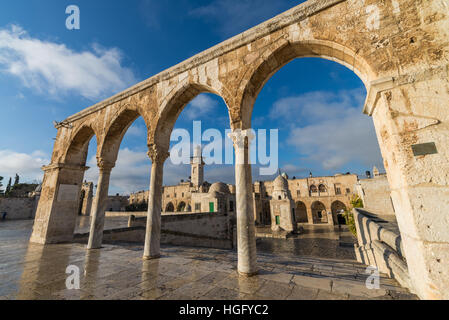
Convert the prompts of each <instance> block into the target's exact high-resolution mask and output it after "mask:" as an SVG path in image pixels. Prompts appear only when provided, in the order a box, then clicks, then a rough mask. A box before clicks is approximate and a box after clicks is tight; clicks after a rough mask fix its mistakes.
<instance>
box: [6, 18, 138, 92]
mask: <svg viewBox="0 0 449 320" xmlns="http://www.w3.org/2000/svg"><path fill="white" fill-rule="evenodd" d="M0 72H1V73H6V74H9V75H12V76H15V77H18V78H19V79H21V81H22V82H23V84H24V85H25V86H26V87H28V88H31V89H34V90H35V91H37V92H40V93H45V94H47V95H51V96H53V97H59V96H60V95H61V94H66V93H69V92H70V93H75V94H79V95H81V96H82V97H84V98H87V99H90V100H95V99H99V98H104V97H106V96H108V95H111V94H112V93H115V92H117V91H120V90H122V89H124V88H126V87H128V86H129V85H131V84H132V83H135V82H136V80H135V77H134V74H133V72H132V71H131V70H130V69H128V68H126V67H123V66H122V54H121V52H120V51H119V50H118V49H117V48H111V49H106V48H102V47H101V46H100V45H98V44H95V45H93V46H92V49H91V50H90V51H80V52H76V51H74V50H72V49H69V48H68V47H67V46H66V45H65V44H60V43H56V42H50V41H43V40H39V39H36V38H33V37H31V36H30V35H29V34H28V33H27V32H26V31H25V30H24V29H22V28H21V27H20V26H17V25H12V26H11V27H10V28H8V29H0Z"/></svg>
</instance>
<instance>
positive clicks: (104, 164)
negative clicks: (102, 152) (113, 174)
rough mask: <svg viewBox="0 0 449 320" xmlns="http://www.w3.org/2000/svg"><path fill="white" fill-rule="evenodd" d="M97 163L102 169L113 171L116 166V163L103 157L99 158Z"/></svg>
mask: <svg viewBox="0 0 449 320" xmlns="http://www.w3.org/2000/svg"><path fill="white" fill-rule="evenodd" d="M97 165H98V168H99V169H100V170H101V171H111V170H112V168H114V167H115V163H112V162H110V161H107V160H105V159H103V158H97Z"/></svg>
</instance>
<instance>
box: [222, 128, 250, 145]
mask: <svg viewBox="0 0 449 320" xmlns="http://www.w3.org/2000/svg"><path fill="white" fill-rule="evenodd" d="M228 137H229V139H231V140H232V141H233V142H234V147H235V148H238V149H243V148H245V147H248V146H249V145H250V143H251V141H252V140H253V139H254V138H255V137H256V136H255V134H254V133H253V130H252V129H246V130H242V129H236V130H234V131H233V132H231V133H229V134H228ZM245 138H248V139H245ZM246 142H247V143H246Z"/></svg>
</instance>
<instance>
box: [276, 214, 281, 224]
mask: <svg viewBox="0 0 449 320" xmlns="http://www.w3.org/2000/svg"><path fill="white" fill-rule="evenodd" d="M280 224H281V217H280V216H276V225H280Z"/></svg>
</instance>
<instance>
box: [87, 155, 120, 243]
mask: <svg viewBox="0 0 449 320" xmlns="http://www.w3.org/2000/svg"><path fill="white" fill-rule="evenodd" d="M98 167H99V169H100V175H99V177H98V184H97V194H96V196H95V199H94V203H93V205H92V211H91V219H90V233H89V242H88V244H87V249H89V250H90V249H99V248H101V244H102V242H103V229H104V214H105V211H106V204H107V201H108V193H109V178H110V177H111V170H112V168H113V167H114V164H113V163H110V162H107V161H104V160H103V159H99V160H98Z"/></svg>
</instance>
